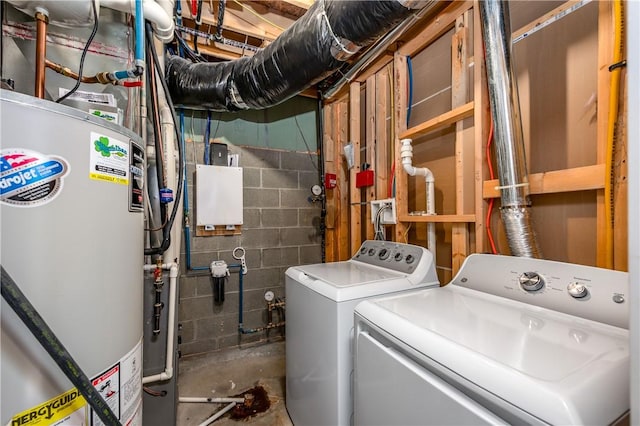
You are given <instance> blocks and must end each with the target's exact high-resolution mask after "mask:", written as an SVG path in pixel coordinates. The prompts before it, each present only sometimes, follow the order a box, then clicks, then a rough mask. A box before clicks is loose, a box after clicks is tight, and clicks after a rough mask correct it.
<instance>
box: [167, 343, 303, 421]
mask: <svg viewBox="0 0 640 426" xmlns="http://www.w3.org/2000/svg"><path fill="white" fill-rule="evenodd" d="M284 345H285V342H276V343H268V344H263V345H258V346H253V347H249V348H244V349H229V350H223V351H218V352H214V353H210V354H206V355H196V356H190V357H185V358H181V359H180V364H179V375H178V391H179V394H180V396H181V397H188V396H193V397H213V398H215V397H229V396H234V395H238V394H241V393H243V392H244V391H246V390H247V389H251V388H253V387H255V386H262V387H264V389H265V390H266V391H267V395H268V398H269V401H270V402H271V407H270V408H269V409H268V410H267V411H266V412H264V413H259V414H256V415H255V416H254V417H249V418H246V419H244V420H232V419H231V418H230V415H229V413H226V414H225V415H223V416H222V417H221V418H219V419H217V420H216V421H214V422H213V423H212V425H215V426H232V425H233V426H239V425H241V424H251V425H265V426H267V425H268V426H292V423H291V420H290V419H289V416H288V414H287V411H286V408H285V398H284V395H285V361H284V357H285V346H284ZM225 405H226V404H208V403H179V404H178V420H177V426H197V425H199V424H201V423H202V422H204V421H205V420H206V419H208V418H209V417H211V416H212V415H213V414H214V413H215V412H216V411H218V410H220V409H222V408H224V407H225Z"/></svg>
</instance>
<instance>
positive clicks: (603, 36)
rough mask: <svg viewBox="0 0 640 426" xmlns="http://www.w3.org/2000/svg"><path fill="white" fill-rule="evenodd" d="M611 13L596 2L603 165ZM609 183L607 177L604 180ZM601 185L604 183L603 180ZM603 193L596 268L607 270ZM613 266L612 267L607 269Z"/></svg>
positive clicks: (608, 4) (599, 154)
mask: <svg viewBox="0 0 640 426" xmlns="http://www.w3.org/2000/svg"><path fill="white" fill-rule="evenodd" d="M612 15H613V12H612V4H611V2H608V1H601V2H598V89H597V91H598V93H597V99H599V100H600V102H598V111H597V123H598V124H597V147H596V161H597V163H598V164H604V163H605V158H606V147H607V133H608V132H607V130H608V129H607V123H608V121H609V119H608V117H609V102H608V100H609V87H610V84H611V75H610V74H611V73H610V72H609V65H611V64H610V62H611V58H612V57H613V46H612V45H613V43H612V39H613V16H612ZM604 178H605V179H609V177H608V176H604ZM603 182H604V180H603ZM605 216H606V213H605V199H604V190H598V193H597V207H596V228H597V229H596V266H599V267H607V266H608V264H609V262H608V256H607V250H606V243H605V242H606V234H607V226H608V224H607V222H606V219H605ZM609 266H613V265H609Z"/></svg>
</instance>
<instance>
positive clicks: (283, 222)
mask: <svg viewBox="0 0 640 426" xmlns="http://www.w3.org/2000/svg"><path fill="white" fill-rule="evenodd" d="M262 226H264V227H266V228H276V227H278V228H284V227H290V226H298V210H297V209H262Z"/></svg>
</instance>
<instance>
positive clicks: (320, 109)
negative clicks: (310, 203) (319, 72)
mask: <svg viewBox="0 0 640 426" xmlns="http://www.w3.org/2000/svg"><path fill="white" fill-rule="evenodd" d="M317 114H318V116H317V117H318V119H317V125H318V130H317V132H318V166H319V167H318V172H319V174H320V176H319V179H320V184H321V185H322V188H323V191H322V200H321V206H322V208H321V210H320V257H321V262H322V263H325V262H326V261H327V259H326V255H325V249H326V243H327V240H326V237H327V224H326V223H325V222H326V218H327V188H325V186H324V182H325V179H324V174H325V169H324V112H323V105H322V92H320V91H318V112H317Z"/></svg>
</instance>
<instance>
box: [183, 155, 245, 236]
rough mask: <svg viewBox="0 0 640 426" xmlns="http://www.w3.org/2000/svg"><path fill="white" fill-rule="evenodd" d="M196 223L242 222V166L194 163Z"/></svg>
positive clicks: (198, 224)
mask: <svg viewBox="0 0 640 426" xmlns="http://www.w3.org/2000/svg"><path fill="white" fill-rule="evenodd" d="M195 204H196V225H197V226H205V227H208V226H209V227H210V226H215V225H242V208H243V205H244V203H243V199H242V168H241V167H228V166H206V165H203V164H197V165H196V203H195Z"/></svg>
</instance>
